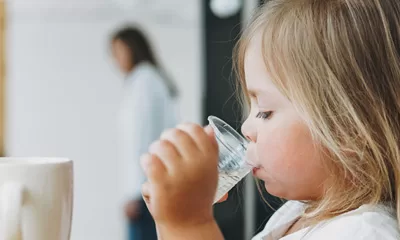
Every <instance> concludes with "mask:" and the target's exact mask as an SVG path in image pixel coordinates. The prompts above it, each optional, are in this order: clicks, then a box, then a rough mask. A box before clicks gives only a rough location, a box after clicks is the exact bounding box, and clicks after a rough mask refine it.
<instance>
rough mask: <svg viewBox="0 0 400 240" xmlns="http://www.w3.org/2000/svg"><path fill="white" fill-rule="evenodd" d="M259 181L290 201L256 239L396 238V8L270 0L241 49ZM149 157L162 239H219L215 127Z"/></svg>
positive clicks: (399, 204)
mask: <svg viewBox="0 0 400 240" xmlns="http://www.w3.org/2000/svg"><path fill="white" fill-rule="evenodd" d="M237 53H238V54H237V65H238V70H239V71H238V73H239V76H240V79H241V85H242V87H243V93H244V100H245V102H246V103H248V104H249V106H250V113H249V115H248V117H247V120H246V121H245V123H244V124H243V127H242V132H243V134H244V135H245V136H246V137H247V138H248V139H249V140H250V144H249V148H248V160H249V162H250V163H251V164H252V165H253V166H254V169H253V174H254V175H255V176H256V177H257V178H259V179H262V180H263V181H265V187H266V189H267V190H268V191H269V192H270V193H271V194H273V195H276V196H278V197H281V198H284V199H288V200H289V201H288V202H287V203H286V204H285V205H284V206H283V207H282V208H280V209H279V210H278V211H277V212H276V213H275V215H274V216H273V217H272V218H271V219H270V221H269V222H268V223H267V226H266V227H265V230H264V231H263V232H261V233H260V234H259V235H257V236H255V237H254V239H255V240H261V239H284V240H298V239H307V240H321V239H331V240H333V239H335V240H336V239H337V240H339V239H340V240H344V239H352V240H357V239H360V240H361V239H363V240H366V239H368V240H382V239H386V240H395V239H400V233H399V222H398V221H399V220H398V219H399V217H400V146H399V145H400V142H399V141H400V1H398V0H271V1H268V2H267V3H266V4H265V6H264V7H263V8H262V9H261V10H260V12H259V13H258V14H257V15H256V17H255V18H254V20H253V21H252V23H251V24H250V26H249V27H248V28H247V29H246V31H245V33H244V34H243V37H242V39H241V40H240V42H239V46H238V51H237ZM149 152H150V153H149V154H147V155H145V156H143V158H142V166H143V168H144V169H145V172H146V174H147V176H148V182H147V183H146V184H145V185H144V186H143V195H144V196H145V198H146V199H147V203H148V205H149V207H150V211H151V213H152V215H153V216H154V218H155V221H156V223H157V227H158V233H159V238H160V239H163V240H170V239H171V240H172V239H173V240H177V239H185V240H186V239H191V240H196V239H210V240H211V239H212V240H217V239H223V236H222V235H221V233H220V231H219V229H218V227H217V224H216V223H215V221H214V219H213V217H212V216H213V215H212V203H213V197H214V194H215V190H216V185H217V161H218V159H217V158H218V154H217V152H218V151H217V144H216V141H215V140H214V139H213V133H212V131H210V129H209V128H206V129H205V130H203V128H201V127H199V126H197V125H192V124H185V125H180V126H179V127H178V128H177V129H173V130H170V131H167V132H165V133H164V134H163V135H162V136H161V140H160V141H158V142H156V143H154V144H153V145H152V146H151V148H150V151H149Z"/></svg>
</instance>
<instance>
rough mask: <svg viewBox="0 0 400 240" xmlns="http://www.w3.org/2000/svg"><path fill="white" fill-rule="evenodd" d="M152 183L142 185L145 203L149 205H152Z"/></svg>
mask: <svg viewBox="0 0 400 240" xmlns="http://www.w3.org/2000/svg"><path fill="white" fill-rule="evenodd" d="M150 187H151V185H150V183H149V182H145V183H143V185H142V196H143V200H144V201H145V203H146V204H147V206H148V207H149V206H150V192H151V191H150Z"/></svg>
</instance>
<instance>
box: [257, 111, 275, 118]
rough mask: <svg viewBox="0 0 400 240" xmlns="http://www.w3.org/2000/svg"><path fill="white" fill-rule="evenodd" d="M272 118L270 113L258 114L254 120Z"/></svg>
mask: <svg viewBox="0 0 400 240" xmlns="http://www.w3.org/2000/svg"><path fill="white" fill-rule="evenodd" d="M271 116H272V111H268V112H259V113H257V115H256V118H261V119H269V118H271Z"/></svg>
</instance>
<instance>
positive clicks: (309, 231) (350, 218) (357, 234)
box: [253, 201, 400, 240]
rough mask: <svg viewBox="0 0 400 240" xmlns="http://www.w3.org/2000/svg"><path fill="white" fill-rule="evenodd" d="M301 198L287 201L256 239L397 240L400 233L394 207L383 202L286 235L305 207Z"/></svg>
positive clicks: (254, 239)
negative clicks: (299, 200)
mask: <svg viewBox="0 0 400 240" xmlns="http://www.w3.org/2000/svg"><path fill="white" fill-rule="evenodd" d="M305 206H306V205H305V204H303V203H301V202H298V201H289V202H287V203H285V204H284V205H283V206H282V207H281V208H280V209H278V211H277V212H276V213H274V215H273V216H272V217H271V219H270V220H269V221H268V223H267V225H266V226H265V229H264V230H263V231H262V232H261V233H259V234H258V235H257V236H255V237H254V238H253V240H278V239H279V240H322V239H323V240H398V239H400V232H399V227H398V222H397V220H396V217H395V215H396V214H395V210H394V209H392V208H389V207H386V206H384V205H376V206H373V205H363V206H361V207H360V208H358V209H356V210H353V211H350V212H347V213H344V214H342V215H339V216H337V217H335V218H332V219H330V220H327V221H323V222H321V223H319V224H318V225H317V226H315V227H312V228H304V229H301V230H299V231H297V232H294V233H292V234H289V235H287V236H284V237H283V235H284V234H285V233H286V232H287V230H288V229H289V227H290V226H291V225H292V224H293V223H294V222H295V221H296V220H297V219H298V218H299V217H300V215H301V214H302V213H304V210H305Z"/></svg>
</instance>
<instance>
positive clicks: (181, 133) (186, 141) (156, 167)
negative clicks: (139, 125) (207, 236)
mask: <svg viewBox="0 0 400 240" xmlns="http://www.w3.org/2000/svg"><path fill="white" fill-rule="evenodd" d="M141 163H142V167H143V169H144V172H145V174H146V175H147V178H148V182H146V183H145V184H144V185H143V190H142V191H143V196H144V198H145V201H146V204H147V206H148V208H149V210H150V212H151V214H152V215H153V218H154V220H155V221H156V223H157V225H162V226H163V227H167V228H175V229H176V228H178V229H181V228H183V229H184V228H190V227H196V226H201V225H204V224H208V223H210V222H211V223H212V222H214V218H213V212H212V205H213V201H214V195H215V193H216V189H217V183H218V169H217V165H218V144H217V142H216V139H215V136H214V133H213V131H212V128H211V127H207V128H206V129H203V128H202V127H200V126H198V125H194V124H185V125H180V126H178V128H177V129H172V130H168V131H166V132H164V133H163V134H162V136H161V139H160V140H159V141H157V142H155V143H154V144H152V146H151V147H150V153H149V154H147V155H144V156H143V157H142V159H141Z"/></svg>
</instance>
